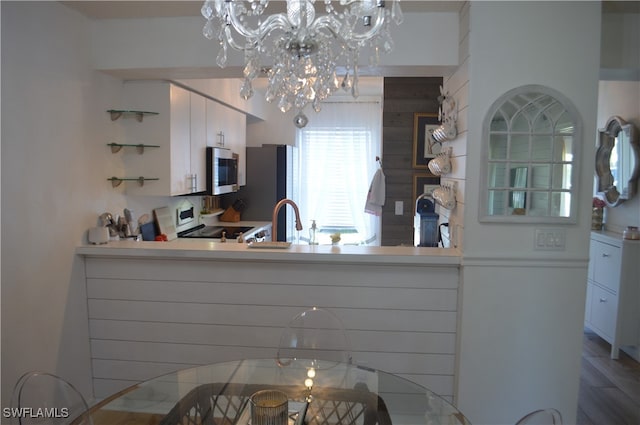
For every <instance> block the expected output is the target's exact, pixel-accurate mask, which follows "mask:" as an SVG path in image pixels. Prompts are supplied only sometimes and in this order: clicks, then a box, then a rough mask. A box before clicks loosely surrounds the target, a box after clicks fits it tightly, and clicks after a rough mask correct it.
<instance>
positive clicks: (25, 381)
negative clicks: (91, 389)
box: [11, 371, 93, 425]
mask: <svg viewBox="0 0 640 425" xmlns="http://www.w3.org/2000/svg"><path fill="white" fill-rule="evenodd" d="M11 408H12V410H11V412H12V414H11V417H12V423H13V424H19V425H31V424H47V425H68V424H71V423H72V422H73V424H74V425H93V421H92V420H91V417H90V416H89V415H88V413H87V411H88V409H89V406H88V405H87V402H86V401H85V399H84V397H83V396H82V394H80V392H79V391H78V390H77V389H76V388H75V387H74V386H73V385H71V384H70V383H69V382H67V381H66V380H64V379H63V378H61V377H59V376H56V375H54V374H51V373H47V372H38V371H32V372H27V373H25V374H24V375H22V376H21V377H20V379H18V382H16V385H15V386H14V388H13V395H12V397H11ZM83 414H86V415H85V416H84V417H82V418H80V416H81V415H83ZM76 419H77V420H76ZM74 421H75V422H74Z"/></svg>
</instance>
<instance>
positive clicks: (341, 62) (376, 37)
mask: <svg viewBox="0 0 640 425" xmlns="http://www.w3.org/2000/svg"><path fill="white" fill-rule="evenodd" d="M399 2H400V0H387V2H386V3H392V4H391V8H387V7H386V4H385V0H339V1H331V0H318V4H320V3H323V6H324V10H325V12H326V13H325V14H322V15H316V9H315V3H316V0H287V1H286V13H274V14H271V15H269V14H267V13H266V9H267V7H268V6H269V0H207V1H205V2H204V5H203V6H202V15H203V16H204V17H205V18H206V19H207V23H206V24H205V26H204V29H203V34H204V36H205V37H207V38H208V39H210V40H213V39H216V40H217V41H218V43H219V44H220V50H219V52H218V56H217V58H216V63H217V64H218V66H220V67H225V66H226V63H227V51H228V47H229V46H231V47H232V48H233V49H235V50H239V51H242V52H244V59H245V66H244V82H243V84H242V87H241V89H240V95H241V96H242V97H243V98H244V99H249V98H250V97H251V96H252V95H253V85H252V82H253V80H254V79H255V78H256V77H257V76H258V75H259V74H260V73H261V72H266V75H267V79H268V86H267V90H266V95H265V98H266V100H267V101H268V102H270V103H271V102H277V105H278V108H279V109H280V110H281V111H282V112H287V111H289V110H291V109H292V108H295V109H294V110H297V111H298V114H297V115H296V116H295V118H294V123H295V124H296V126H298V127H299V128H302V127H304V126H305V125H306V124H307V122H308V118H307V117H306V115H305V114H304V112H303V109H304V108H305V106H307V104H309V103H311V105H312V107H313V109H314V110H315V111H316V112H319V111H320V109H321V102H322V101H323V100H325V99H327V98H328V97H329V96H331V95H332V94H333V93H334V92H335V91H336V90H338V89H339V88H342V89H344V90H346V91H350V92H351V95H352V96H353V97H354V98H357V97H358V61H359V59H360V52H361V49H363V48H365V47H368V48H369V50H368V51H369V52H370V57H369V63H370V64H371V65H373V66H375V65H377V64H378V61H379V57H380V53H388V52H390V51H391V50H392V49H393V41H392V39H391V35H390V33H389V21H390V20H393V21H394V22H395V23H396V24H398V25H399V24H401V23H402V20H403V16H402V10H401V9H400V4H399ZM272 3H273V2H272ZM334 3H339V4H336V5H334ZM338 74H340V75H338Z"/></svg>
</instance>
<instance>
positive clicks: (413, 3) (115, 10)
mask: <svg viewBox="0 0 640 425" xmlns="http://www.w3.org/2000/svg"><path fill="white" fill-rule="evenodd" d="M61 3H63V4H65V5H67V6H69V7H71V8H72V9H75V10H77V11H78V12H80V13H82V14H83V15H85V16H87V17H88V18H91V19H126V18H158V17H172V16H200V8H201V7H202V4H203V1H202V0H195V1H193V0H178V1H176V0H173V1H163V0H160V1H150V0H142V1H137V0H133V1H128V0H122V1H61ZM271 3H272V4H274V5H276V4H279V5H280V7H282V5H283V4H284V1H282V0H276V1H274V0H272V1H271ZM463 3H464V2H463V1H454V0H444V1H430V0H429V1H423V0H404V1H403V2H402V10H403V11H405V12H457V11H459V10H460V7H461V6H462V4H463ZM603 12H604V13H640V1H625V0H622V1H611V0H605V1H604V2H603Z"/></svg>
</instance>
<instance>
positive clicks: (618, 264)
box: [585, 232, 640, 359]
mask: <svg viewBox="0 0 640 425" xmlns="http://www.w3.org/2000/svg"><path fill="white" fill-rule="evenodd" d="M639 286H640V241H632V240H623V239H622V236H621V235H619V234H615V233H609V232H592V233H591V243H590V249H589V273H588V284H587V303H586V314H585V325H586V326H587V327H588V328H589V329H591V330H593V331H594V332H595V333H597V334H598V335H599V336H601V337H602V338H603V339H604V340H605V341H607V342H609V343H610V344H611V358H613V359H617V358H618V355H619V350H620V349H621V348H622V349H624V350H625V351H626V352H628V353H629V354H630V355H631V356H633V357H635V358H636V359H638V357H639V356H638V351H637V348H638V347H640V288H639Z"/></svg>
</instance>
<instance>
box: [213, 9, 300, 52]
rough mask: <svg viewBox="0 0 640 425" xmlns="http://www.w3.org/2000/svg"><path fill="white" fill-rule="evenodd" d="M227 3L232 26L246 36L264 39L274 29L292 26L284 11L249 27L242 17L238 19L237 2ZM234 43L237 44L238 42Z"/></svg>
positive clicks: (227, 11) (284, 28)
mask: <svg viewBox="0 0 640 425" xmlns="http://www.w3.org/2000/svg"><path fill="white" fill-rule="evenodd" d="M225 5H226V6H225V7H226V13H227V16H228V17H229V21H230V23H231V26H232V28H233V29H234V30H235V31H236V32H237V33H238V34H240V35H241V36H243V37H245V38H248V39H258V40H263V39H264V38H265V37H266V35H267V34H268V33H269V32H271V31H273V30H274V29H281V30H283V31H287V30H288V29H290V28H291V24H290V23H289V20H288V19H287V17H286V16H285V15H283V14H282V13H278V14H274V15H270V16H269V17H267V19H265V21H264V22H262V23H261V24H260V26H259V27H258V28H255V29H254V28H248V27H246V26H245V25H244V24H243V23H242V22H241V21H240V19H238V15H237V14H236V3H235V2H233V1H232V2H228V3H225ZM234 44H236V45H237V43H234ZM234 48H235V47H234ZM241 50H244V49H241Z"/></svg>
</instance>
